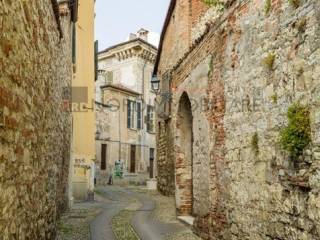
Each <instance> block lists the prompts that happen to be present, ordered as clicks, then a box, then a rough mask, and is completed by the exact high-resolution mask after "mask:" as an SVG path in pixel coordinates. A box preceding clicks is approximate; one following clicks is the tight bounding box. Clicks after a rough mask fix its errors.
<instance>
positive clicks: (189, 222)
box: [178, 216, 194, 226]
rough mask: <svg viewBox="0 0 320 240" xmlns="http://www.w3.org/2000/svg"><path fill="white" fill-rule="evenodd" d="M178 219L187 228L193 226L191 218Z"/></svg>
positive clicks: (192, 218)
mask: <svg viewBox="0 0 320 240" xmlns="http://www.w3.org/2000/svg"><path fill="white" fill-rule="evenodd" d="M178 219H179V220H180V221H181V222H183V223H184V224H187V225H188V226H193V222H194V217H192V216H179V217H178Z"/></svg>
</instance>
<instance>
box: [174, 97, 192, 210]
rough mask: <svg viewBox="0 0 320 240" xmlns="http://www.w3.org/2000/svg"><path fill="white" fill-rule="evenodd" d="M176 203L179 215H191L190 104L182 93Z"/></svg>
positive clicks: (177, 145)
mask: <svg viewBox="0 0 320 240" xmlns="http://www.w3.org/2000/svg"><path fill="white" fill-rule="evenodd" d="M176 127H177V136H178V138H177V142H176V154H177V155H176V166H175V171H176V201H177V209H178V214H179V215H184V216H187V215H189V216H191V215H193V159H192V158H193V156H192V155H193V130H192V128H193V117H192V108H191V102H190V99H189V97H188V94H187V93H183V94H182V96H181V98H180V101H179V108H178V114H177V125H176Z"/></svg>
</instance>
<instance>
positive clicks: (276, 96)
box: [270, 93, 278, 104]
mask: <svg viewBox="0 0 320 240" xmlns="http://www.w3.org/2000/svg"><path fill="white" fill-rule="evenodd" d="M270 98H271V100H272V102H273V103H274V104H277V103H278V95H277V94H276V93H275V94H273V95H272V96H271V97H270Z"/></svg>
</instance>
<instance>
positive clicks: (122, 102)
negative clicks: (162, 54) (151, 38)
mask: <svg viewBox="0 0 320 240" xmlns="http://www.w3.org/2000/svg"><path fill="white" fill-rule="evenodd" d="M156 53H157V49H156V47H154V46H153V45H151V44H150V43H148V31H147V30H144V29H141V30H139V31H138V32H137V34H131V35H130V38H129V40H128V41H127V42H123V43H120V44H118V45H116V46H112V47H110V48H108V49H106V50H104V51H102V52H100V53H99V56H98V62H99V71H100V76H99V77H98V80H97V81H96V128H97V134H96V135H97V136H96V157H97V165H96V180H97V183H98V184H105V183H106V182H107V179H108V176H109V175H110V174H112V173H113V172H114V167H115V162H116V161H117V160H121V162H122V165H123V169H124V175H125V176H127V177H129V176H131V177H135V176H138V178H139V179H140V178H141V177H142V179H146V178H149V177H151V178H152V177H154V176H155V171H156V170H155V164H154V163H153V159H154V158H155V134H154V133H155V126H154V121H155V118H154V105H155V104H154V99H155V93H154V92H152V90H151V76H152V71H153V67H154V62H155V57H156ZM101 103H102V104H104V105H102V104H101Z"/></svg>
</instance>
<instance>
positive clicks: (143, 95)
mask: <svg viewBox="0 0 320 240" xmlns="http://www.w3.org/2000/svg"><path fill="white" fill-rule="evenodd" d="M147 62H148V59H145V61H144V64H143V68H142V99H141V100H142V104H141V110H142V116H141V126H142V139H141V143H140V144H141V145H142V146H144V143H145V137H146V132H145V129H144V116H145V115H144V114H145V109H146V105H145V89H144V86H145V83H144V81H145V77H144V74H145V70H146V67H147ZM141 158H142V159H143V161H144V162H146V159H145V154H144V147H141Z"/></svg>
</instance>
